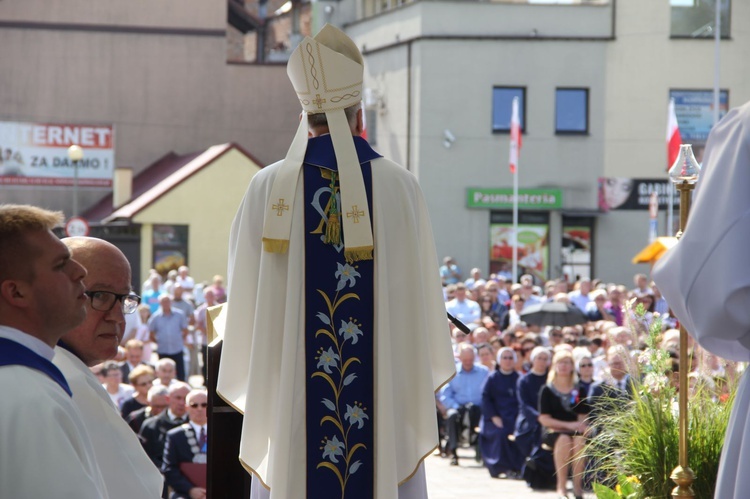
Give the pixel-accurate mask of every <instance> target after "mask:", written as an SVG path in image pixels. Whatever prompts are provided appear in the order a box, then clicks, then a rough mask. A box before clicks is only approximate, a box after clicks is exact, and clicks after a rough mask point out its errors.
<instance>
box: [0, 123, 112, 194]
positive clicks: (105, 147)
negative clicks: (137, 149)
mask: <svg viewBox="0 0 750 499" xmlns="http://www.w3.org/2000/svg"><path fill="white" fill-rule="evenodd" d="M74 144H75V145H78V146H80V147H81V148H82V149H83V159H81V160H80V161H78V165H77V170H78V179H79V180H78V185H79V186H81V187H110V186H111V185H112V175H113V172H114V166H115V165H114V163H115V148H114V130H113V127H112V126H111V125H77V124H50V123H19V122H7V121H5V122H3V121H0V185H33V186H40V185H45V186H64V185H73V179H74V177H75V170H76V165H74V164H73V162H72V161H70V159H68V147H70V146H72V145H74Z"/></svg>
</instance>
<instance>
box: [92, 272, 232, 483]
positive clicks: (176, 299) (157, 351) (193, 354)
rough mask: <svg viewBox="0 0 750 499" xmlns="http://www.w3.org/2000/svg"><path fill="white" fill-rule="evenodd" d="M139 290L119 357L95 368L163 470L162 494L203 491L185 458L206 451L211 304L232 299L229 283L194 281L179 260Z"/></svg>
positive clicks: (153, 275)
mask: <svg viewBox="0 0 750 499" xmlns="http://www.w3.org/2000/svg"><path fill="white" fill-rule="evenodd" d="M141 296H142V302H141V305H140V306H139V307H138V309H137V311H136V313H133V314H129V315H126V316H125V318H126V325H125V332H124V335H123V339H122V345H121V348H120V353H119V354H118V357H117V358H116V359H115V360H111V361H107V362H104V363H102V364H98V365H95V366H93V367H91V368H90V369H91V371H92V372H93V373H94V374H95V375H96V376H97V377H98V378H99V380H100V381H101V383H102V385H103V386H104V388H105V389H106V391H107V393H108V394H109V396H110V398H111V399H112V402H113V403H114V405H115V406H116V407H117V408H118V410H119V411H120V414H121V415H122V417H123V418H124V419H125V421H127V423H128V425H129V426H130V428H132V429H133V431H134V432H135V433H136V434H137V435H138V438H139V440H140V442H141V444H142V446H143V448H144V450H145V451H146V454H147V455H148V457H149V458H151V461H152V462H153V463H154V464H155V465H156V467H157V468H159V469H160V470H161V472H162V474H163V475H164V478H165V484H164V490H163V492H162V497H164V498H167V497H170V498H183V497H184V498H188V497H190V498H193V497H205V490H204V489H203V488H202V487H195V486H194V483H195V480H196V478H195V476H188V474H189V473H190V467H189V466H188V467H185V466H184V465H181V464H182V463H197V462H198V461H199V460H200V459H203V458H204V457H205V455H206V448H207V427H206V423H207V407H208V397H207V393H206V389H205V387H204V386H202V385H203V382H204V380H205V374H206V355H207V346H206V344H207V337H206V309H207V308H208V307H211V306H213V305H216V304H218V303H223V302H224V301H226V290H225V288H224V287H223V284H222V278H221V276H215V277H214V281H213V283H212V284H211V285H208V284H202V285H201V284H199V285H196V284H195V283H194V281H193V279H192V277H190V276H189V274H188V268H187V267H181V268H180V269H179V271H171V272H170V273H169V274H168V276H167V279H166V281H164V282H162V279H161V276H160V275H159V274H158V273H156V271H153V270H152V272H151V275H150V276H149V278H148V279H147V280H146V282H145V283H144V285H143V290H142V293H141ZM188 378H190V381H191V383H192V385H193V386H191V384H188V383H187V381H188Z"/></svg>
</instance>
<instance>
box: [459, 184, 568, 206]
mask: <svg viewBox="0 0 750 499" xmlns="http://www.w3.org/2000/svg"><path fill="white" fill-rule="evenodd" d="M466 206H467V207H468V208H485V209H487V208H492V209H502V208H513V189H477V188H472V187H470V188H468V189H466ZM518 208H520V209H522V210H529V209H533V210H554V209H559V208H562V190H561V189H518Z"/></svg>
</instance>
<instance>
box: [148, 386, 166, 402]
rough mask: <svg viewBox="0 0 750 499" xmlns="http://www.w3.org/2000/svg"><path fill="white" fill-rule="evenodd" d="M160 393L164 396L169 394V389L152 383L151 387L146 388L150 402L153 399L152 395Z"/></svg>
mask: <svg viewBox="0 0 750 499" xmlns="http://www.w3.org/2000/svg"><path fill="white" fill-rule="evenodd" d="M160 395H163V396H165V397H168V396H169V389H168V388H167V387H166V386H164V385H154V386H152V387H151V388H149V389H148V395H147V398H148V401H149V402H151V401H152V400H154V397H158V396H160Z"/></svg>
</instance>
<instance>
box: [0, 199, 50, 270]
mask: <svg viewBox="0 0 750 499" xmlns="http://www.w3.org/2000/svg"><path fill="white" fill-rule="evenodd" d="M63 218H64V217H63V213H62V212H60V211H49V210H45V209H43V208H39V207H36V206H30V205H19V204H4V205H0V282H2V281H5V280H6V279H13V278H15V279H24V280H28V281H32V280H33V279H34V266H33V262H34V260H35V259H36V258H37V257H38V252H37V251H36V248H34V247H32V246H31V245H30V244H29V243H28V241H27V239H26V238H25V237H24V235H25V234H26V233H28V232H42V231H47V230H52V228H53V227H55V226H56V225H59V224H60V223H62V221H63Z"/></svg>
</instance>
